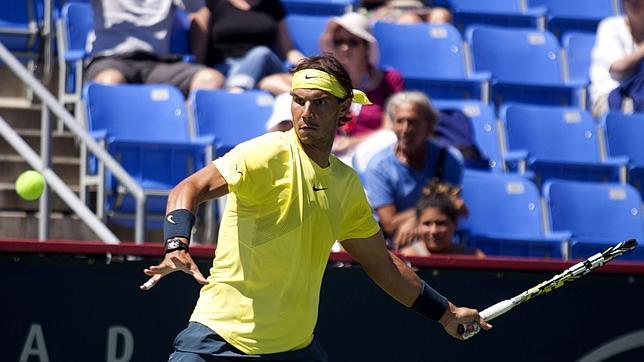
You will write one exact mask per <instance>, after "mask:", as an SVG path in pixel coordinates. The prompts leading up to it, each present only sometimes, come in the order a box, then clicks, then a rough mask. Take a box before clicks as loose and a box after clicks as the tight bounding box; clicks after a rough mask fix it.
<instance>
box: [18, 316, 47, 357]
mask: <svg viewBox="0 0 644 362" xmlns="http://www.w3.org/2000/svg"><path fill="white" fill-rule="evenodd" d="M29 356H38V359H39V360H40V362H49V356H48V355H47V346H46V345H45V336H44V335H43V333H42V327H41V326H40V324H32V325H31V327H30V328H29V334H28V335H27V340H26V341H25V345H24V346H23V347H22V352H21V353H20V362H27V360H29Z"/></svg>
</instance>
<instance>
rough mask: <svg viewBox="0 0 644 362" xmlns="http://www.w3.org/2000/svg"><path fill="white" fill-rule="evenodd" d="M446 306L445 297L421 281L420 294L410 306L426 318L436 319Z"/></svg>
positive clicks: (440, 315)
mask: <svg viewBox="0 0 644 362" xmlns="http://www.w3.org/2000/svg"><path fill="white" fill-rule="evenodd" d="M448 306H449V302H448V300H447V298H445V297H444V296H443V295H442V294H440V293H439V292H437V291H436V290H435V289H434V288H432V287H430V286H429V284H427V283H426V282H424V281H423V286H422V288H421V290H420V295H419V296H418V298H417V299H416V301H415V302H414V304H413V305H412V306H411V308H412V309H413V310H415V311H416V312H418V313H420V314H422V315H424V316H425V317H427V318H430V319H433V320H435V321H438V320H439V319H441V317H442V316H443V313H445V310H447V307H448Z"/></svg>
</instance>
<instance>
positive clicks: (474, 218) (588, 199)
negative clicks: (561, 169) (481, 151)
mask: <svg viewBox="0 0 644 362" xmlns="http://www.w3.org/2000/svg"><path fill="white" fill-rule="evenodd" d="M541 195H543V202H542V197H541ZM463 198H464V199H465V202H466V204H467V205H468V210H469V216H468V218H467V219H465V220H464V222H463V223H462V225H461V227H462V228H463V229H464V233H465V234H466V240H467V243H468V245H470V246H472V247H477V248H480V249H482V250H483V251H484V252H485V253H486V254H489V255H509V256H531V257H552V258H560V257H569V258H587V257H589V256H590V255H593V254H595V253H597V252H601V251H603V250H604V249H605V248H607V247H609V246H611V245H613V244H615V243H617V242H619V241H623V240H627V239H630V238H635V239H638V240H641V237H642V232H643V231H642V230H643V221H642V215H641V197H640V194H639V193H638V192H637V191H636V190H635V189H634V188H633V187H632V186H630V185H625V184H617V183H593V182H580V181H568V180H551V181H548V182H547V183H546V184H545V185H544V186H543V190H542V194H541V193H540V192H539V189H538V188H537V186H536V185H535V184H534V183H533V182H532V181H531V180H529V179H527V178H524V177H522V176H520V175H516V174H514V175H513V174H495V173H482V172H473V171H468V172H466V174H465V178H464V182H463ZM542 205H543V206H542ZM625 258H626V259H639V260H642V259H644V246H639V247H638V248H637V249H636V250H635V251H634V252H631V253H629V254H628V255H626V256H625Z"/></svg>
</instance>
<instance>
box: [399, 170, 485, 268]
mask: <svg viewBox="0 0 644 362" xmlns="http://www.w3.org/2000/svg"><path fill="white" fill-rule="evenodd" d="M466 215H467V208H466V207H465V204H464V202H463V199H462V198H461V196H460V189H459V188H458V187H454V186H452V185H449V184H447V183H444V182H439V181H434V182H430V184H429V185H428V186H427V187H426V188H425V189H424V190H423V196H422V198H421V199H420V201H419V202H418V205H416V219H417V223H418V230H417V235H418V240H416V241H414V242H413V243H412V244H410V245H409V246H406V247H404V248H402V249H401V250H400V253H401V254H403V255H405V256H429V255H432V254H466V255H474V256H476V257H479V258H482V257H485V254H484V253H483V252H482V251H481V250H479V249H473V248H467V247H465V246H464V245H461V244H457V243H455V242H454V236H455V233H456V229H457V227H458V219H459V218H460V217H461V216H466Z"/></svg>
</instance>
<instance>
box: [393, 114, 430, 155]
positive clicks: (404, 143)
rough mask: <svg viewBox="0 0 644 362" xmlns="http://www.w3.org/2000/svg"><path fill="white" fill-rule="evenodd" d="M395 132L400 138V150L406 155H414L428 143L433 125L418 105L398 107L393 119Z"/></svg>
mask: <svg viewBox="0 0 644 362" xmlns="http://www.w3.org/2000/svg"><path fill="white" fill-rule="evenodd" d="M391 122H392V126H393V130H394V132H395V133H396V137H397V138H398V145H397V147H398V149H399V150H400V151H402V152H403V153H405V154H413V153H414V152H415V151H416V150H418V149H421V146H422V145H423V144H424V142H426V140H427V137H428V136H429V134H430V132H431V130H432V127H433V125H432V124H431V122H430V121H429V120H427V119H425V117H424V116H423V113H422V112H421V110H420V107H419V106H418V105H417V104H416V103H412V102H407V103H401V104H400V105H398V106H397V107H396V108H395V109H394V112H393V117H392V120H391Z"/></svg>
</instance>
